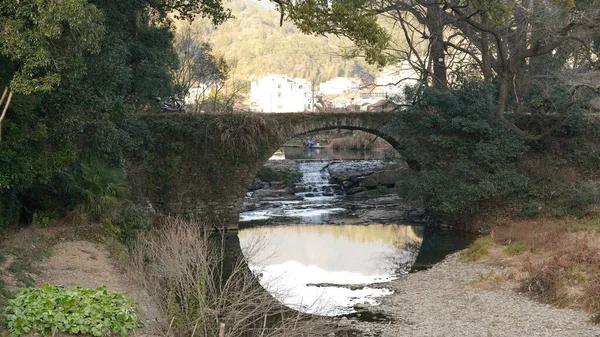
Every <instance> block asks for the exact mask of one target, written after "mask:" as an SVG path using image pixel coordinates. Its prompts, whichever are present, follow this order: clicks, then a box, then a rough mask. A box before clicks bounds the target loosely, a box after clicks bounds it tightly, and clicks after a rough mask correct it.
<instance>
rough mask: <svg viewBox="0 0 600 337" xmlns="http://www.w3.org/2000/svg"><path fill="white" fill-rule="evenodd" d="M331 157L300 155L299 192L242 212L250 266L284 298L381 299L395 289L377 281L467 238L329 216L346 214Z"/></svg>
mask: <svg viewBox="0 0 600 337" xmlns="http://www.w3.org/2000/svg"><path fill="white" fill-rule="evenodd" d="M328 163H329V162H328V161H325V160H324V161H300V162H299V164H298V165H299V168H300V170H301V171H302V173H303V178H302V181H301V182H300V183H298V184H296V189H295V190H296V191H297V193H296V198H294V199H298V200H287V201H286V200H284V201H280V202H278V203H277V204H276V206H273V207H270V208H267V209H262V210H257V211H250V212H243V213H241V214H240V228H241V229H240V232H239V239H240V244H241V246H242V250H243V252H244V255H245V256H246V258H247V259H248V261H249V265H250V268H251V270H252V271H253V272H254V273H255V275H257V277H258V279H259V281H260V283H261V284H262V285H263V287H265V288H266V289H267V290H269V291H270V292H271V293H272V294H273V295H274V297H275V298H277V299H278V300H280V301H281V302H282V303H284V304H286V305H287V306H289V307H292V308H295V309H298V310H301V311H303V312H308V313H315V314H320V315H328V316H332V315H342V314H349V313H353V312H355V305H357V304H361V305H365V304H366V305H377V304H378V303H380V300H381V298H382V297H383V296H386V295H389V294H391V293H392V291H391V290H390V289H387V288H385V286H381V284H380V283H382V282H388V281H391V280H393V279H395V278H398V277H401V276H402V275H404V274H406V273H408V272H410V271H411V270H413V269H412V268H413V267H414V266H417V265H418V268H422V267H427V266H430V265H431V264H434V263H436V262H437V261H439V260H440V259H441V258H443V257H444V256H445V254H447V253H448V252H451V251H455V250H456V249H460V248H463V247H465V246H466V245H467V244H468V242H469V241H470V240H469V239H468V238H466V239H463V238H461V237H460V236H457V235H456V233H443V234H440V233H439V232H437V234H436V233H433V234H432V233H430V231H428V230H425V228H424V227H423V226H422V225H419V224H400V223H393V224H381V223H363V224H358V225H357V224H356V221H354V223H355V224H352V225H339V224H336V225H330V224H328V223H329V222H331V221H332V220H336V219H337V220H340V219H342V220H341V222H342V223H343V219H344V218H347V217H348V215H349V211H348V210H346V208H345V207H344V206H345V204H346V201H345V196H344V194H343V192H342V189H341V187H340V186H338V185H335V184H331V183H330V182H329V178H330V177H329V172H328V170H327V168H326V167H327V164H328ZM338 222H339V221H338ZM432 240H433V241H432ZM424 241H427V243H426V242H424ZM438 248H441V249H438ZM417 260H418V261H417ZM415 263H416V264H415Z"/></svg>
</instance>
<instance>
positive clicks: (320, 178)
mask: <svg viewBox="0 0 600 337" xmlns="http://www.w3.org/2000/svg"><path fill="white" fill-rule="evenodd" d="M328 164H329V162H328V161H310V162H302V163H300V164H299V165H298V166H299V168H300V171H301V172H302V182H300V183H298V184H296V190H297V191H298V193H296V195H298V196H301V197H303V198H305V199H306V198H331V197H335V196H337V195H341V188H340V186H339V185H336V184H330V183H329V171H328V170H327V168H326V166H327V165H328Z"/></svg>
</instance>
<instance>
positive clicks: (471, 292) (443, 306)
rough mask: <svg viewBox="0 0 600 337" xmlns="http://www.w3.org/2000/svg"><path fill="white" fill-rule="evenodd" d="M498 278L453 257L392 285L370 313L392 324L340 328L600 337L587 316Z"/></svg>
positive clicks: (371, 332) (374, 332)
mask: <svg viewBox="0 0 600 337" xmlns="http://www.w3.org/2000/svg"><path fill="white" fill-rule="evenodd" d="M490 273H492V274H490ZM494 273H496V274H497V275H501V274H502V273H503V271H502V269H498V268H495V269H494V268H492V267H490V266H487V265H484V264H480V263H464V262H461V261H460V259H459V254H458V253H455V254H452V255H450V256H448V257H447V258H446V259H445V260H444V261H443V262H441V263H439V264H437V265H435V266H434V267H432V268H431V269H428V270H426V271H421V272H418V273H413V274H408V275H407V276H405V277H403V278H400V279H398V280H395V281H392V282H391V287H392V289H393V290H394V291H395V293H394V294H393V295H391V296H388V297H386V298H384V299H383V303H382V304H381V305H380V306H377V307H374V308H368V309H369V310H370V311H375V312H379V313H382V314H384V315H386V316H387V317H388V318H389V319H390V320H388V321H383V322H360V321H358V320H356V319H354V318H351V319H348V318H342V319H340V320H339V321H337V324H338V326H339V327H345V328H348V329H353V330H355V331H356V334H355V335H356V336H364V337H367V336H381V337H400V336H413V337H418V336H423V337H424V336H428V337H432V336H444V337H451V336H464V337H468V336H473V337H475V336H485V337H491V336H502V337H512V336H514V337H517V336H519V337H520V336H534V337H536V336H545V337H546V336H547V337H550V336H556V337H558V336H565V337H567V336H569V337H578V336H581V337H584V336H585V337H598V336H600V326H599V325H593V324H591V323H589V318H590V315H589V314H587V313H585V312H583V311H578V310H571V309H558V308H555V307H552V306H550V305H546V304H541V303H538V302H536V301H534V300H532V299H531V298H529V297H528V296H527V295H526V294H523V293H519V292H518V291H516V288H517V286H518V285H517V284H515V283H510V282H493V281H492V282H490V277H489V275H494Z"/></svg>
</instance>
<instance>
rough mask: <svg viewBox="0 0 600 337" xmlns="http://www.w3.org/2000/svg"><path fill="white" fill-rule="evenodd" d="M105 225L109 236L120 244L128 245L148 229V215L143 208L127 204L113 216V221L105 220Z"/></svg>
mask: <svg viewBox="0 0 600 337" xmlns="http://www.w3.org/2000/svg"><path fill="white" fill-rule="evenodd" d="M105 224H106V225H107V227H108V228H107V230H108V231H109V233H108V234H109V235H111V236H112V237H114V238H115V239H117V240H118V241H119V242H120V243H122V244H125V245H129V244H131V243H132V242H133V241H135V239H136V238H137V236H138V235H139V234H140V233H142V232H143V231H146V230H147V229H148V228H149V227H150V214H149V212H148V211H147V210H146V209H144V208H143V207H141V206H137V205H134V204H132V203H130V202H127V203H126V204H125V205H124V206H123V207H122V208H121V210H120V211H119V212H118V213H117V214H116V215H115V219H114V220H112V221H111V220H106V223H105Z"/></svg>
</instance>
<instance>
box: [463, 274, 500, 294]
mask: <svg viewBox="0 0 600 337" xmlns="http://www.w3.org/2000/svg"><path fill="white" fill-rule="evenodd" d="M502 281H503V279H502V276H500V275H498V274H497V273H496V272H495V271H493V270H492V271H490V272H489V273H487V274H485V275H483V274H480V275H479V278H477V279H476V280H473V281H471V282H469V283H468V286H469V287H471V288H476V289H483V290H493V289H498V288H500V286H501V285H502Z"/></svg>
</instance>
